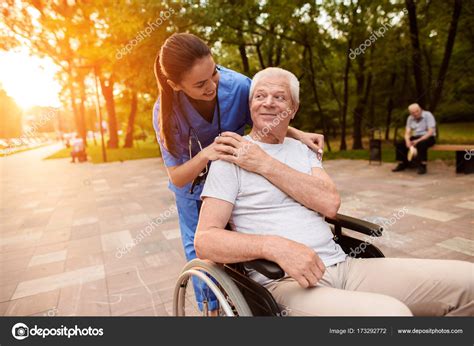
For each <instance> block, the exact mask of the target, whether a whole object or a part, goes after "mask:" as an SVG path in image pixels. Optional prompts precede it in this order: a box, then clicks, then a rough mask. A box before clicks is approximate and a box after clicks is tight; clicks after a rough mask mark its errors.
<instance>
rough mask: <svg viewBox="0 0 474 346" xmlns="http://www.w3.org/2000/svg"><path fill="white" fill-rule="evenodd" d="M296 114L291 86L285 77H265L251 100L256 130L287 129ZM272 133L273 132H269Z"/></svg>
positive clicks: (257, 86)
mask: <svg viewBox="0 0 474 346" xmlns="http://www.w3.org/2000/svg"><path fill="white" fill-rule="evenodd" d="M295 112H296V109H295V106H294V103H293V101H292V99H291V93H290V85H289V83H288V79H287V78H285V77H280V76H279V77H263V78H262V79H260V81H259V82H258V83H257V85H256V86H255V89H254V92H253V95H252V99H251V100H250V113H251V115H252V121H253V126H254V128H255V129H256V130H262V129H264V128H265V127H268V128H269V130H272V131H274V130H277V129H283V128H284V129H285V130H286V129H287V128H288V124H289V123H290V120H291V118H292V116H293V114H294V113H295ZM269 132H271V131H269Z"/></svg>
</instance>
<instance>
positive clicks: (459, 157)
mask: <svg viewBox="0 0 474 346" xmlns="http://www.w3.org/2000/svg"><path fill="white" fill-rule="evenodd" d="M429 150H435V151H455V152H456V173H464V174H468V173H474V144H436V145H434V146H432V147H431V148H430V149H429Z"/></svg>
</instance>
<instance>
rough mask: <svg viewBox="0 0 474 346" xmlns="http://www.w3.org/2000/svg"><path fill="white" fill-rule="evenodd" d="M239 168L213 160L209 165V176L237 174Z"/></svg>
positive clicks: (232, 164) (225, 162) (226, 162)
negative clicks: (227, 173)
mask: <svg viewBox="0 0 474 346" xmlns="http://www.w3.org/2000/svg"><path fill="white" fill-rule="evenodd" d="M240 169H241V168H240V167H239V166H237V165H236V164H234V163H232V162H228V161H224V160H215V161H212V163H211V168H210V172H209V174H219V175H222V174H225V173H226V172H238V171H239V170H240Z"/></svg>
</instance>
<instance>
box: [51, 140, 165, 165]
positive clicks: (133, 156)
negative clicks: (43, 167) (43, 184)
mask: <svg viewBox="0 0 474 346" xmlns="http://www.w3.org/2000/svg"><path fill="white" fill-rule="evenodd" d="M87 144H88V146H87V149H86V150H87V155H88V157H89V160H90V161H91V162H92V163H103V162H104V161H103V160H102V147H101V145H100V142H98V143H97V145H95V144H94V143H93V141H88V143H87ZM122 146H123V143H120V147H119V148H117V149H109V148H107V150H106V155H107V162H115V161H127V160H140V159H148V158H154V157H160V152H159V149H158V144H157V143H156V142H155V141H151V140H150V141H145V142H144V141H134V147H133V148H122ZM64 158H71V149H70V148H63V149H61V150H59V151H57V152H56V153H54V154H53V155H51V156H48V157H47V158H46V160H50V159H64Z"/></svg>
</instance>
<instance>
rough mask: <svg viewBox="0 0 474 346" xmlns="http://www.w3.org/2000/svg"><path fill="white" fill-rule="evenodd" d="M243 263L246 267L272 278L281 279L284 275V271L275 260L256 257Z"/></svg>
mask: <svg viewBox="0 0 474 346" xmlns="http://www.w3.org/2000/svg"><path fill="white" fill-rule="evenodd" d="M243 265H244V266H245V267H247V268H250V269H253V270H256V271H257V272H259V273H260V274H262V275H265V276H266V277H267V278H269V279H272V280H277V279H281V278H282V277H284V276H285V272H284V271H283V269H281V268H280V266H279V265H278V264H276V263H275V262H271V261H267V260H265V259H258V260H253V261H248V262H244V263H243Z"/></svg>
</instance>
